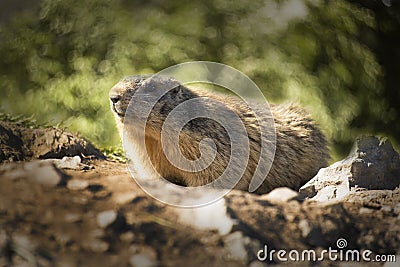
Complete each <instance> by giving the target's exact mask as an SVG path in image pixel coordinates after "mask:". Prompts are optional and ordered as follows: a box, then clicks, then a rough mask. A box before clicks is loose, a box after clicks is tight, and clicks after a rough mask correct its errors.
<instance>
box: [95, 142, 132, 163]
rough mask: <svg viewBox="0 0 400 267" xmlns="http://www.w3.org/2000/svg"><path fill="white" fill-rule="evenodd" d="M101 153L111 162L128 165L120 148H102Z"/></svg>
mask: <svg viewBox="0 0 400 267" xmlns="http://www.w3.org/2000/svg"><path fill="white" fill-rule="evenodd" d="M100 151H101V152H102V153H103V154H104V155H105V156H106V157H107V158H109V159H111V160H114V161H117V162H121V163H126V157H125V152H124V150H123V149H122V147H120V146H109V147H101V148H100Z"/></svg>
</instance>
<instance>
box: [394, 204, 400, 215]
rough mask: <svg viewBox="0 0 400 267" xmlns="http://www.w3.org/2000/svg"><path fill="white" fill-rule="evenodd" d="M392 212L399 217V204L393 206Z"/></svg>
mask: <svg viewBox="0 0 400 267" xmlns="http://www.w3.org/2000/svg"><path fill="white" fill-rule="evenodd" d="M393 212H394V214H399V215H400V203H397V204H396V206H394V208H393Z"/></svg>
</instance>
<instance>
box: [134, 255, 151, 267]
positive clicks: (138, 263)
mask: <svg viewBox="0 0 400 267" xmlns="http://www.w3.org/2000/svg"><path fill="white" fill-rule="evenodd" d="M129 263H130V264H131V265H132V266H134V267H155V266H157V262H156V261H155V260H153V259H151V258H150V257H149V256H147V255H144V254H136V255H133V256H132V257H131V258H130V259H129Z"/></svg>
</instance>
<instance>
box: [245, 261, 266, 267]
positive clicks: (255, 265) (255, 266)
mask: <svg viewBox="0 0 400 267" xmlns="http://www.w3.org/2000/svg"><path fill="white" fill-rule="evenodd" d="M265 266H267V265H266V264H265V263H262V262H261V261H258V260H257V261H252V262H250V264H249V267H265Z"/></svg>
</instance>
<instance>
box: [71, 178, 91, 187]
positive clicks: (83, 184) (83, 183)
mask: <svg viewBox="0 0 400 267" xmlns="http://www.w3.org/2000/svg"><path fill="white" fill-rule="evenodd" d="M88 186H89V182H88V181H86V180H81V179H73V180H69V181H68V183H67V188H68V189H70V190H83V189H85V188H87V187H88Z"/></svg>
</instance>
